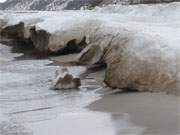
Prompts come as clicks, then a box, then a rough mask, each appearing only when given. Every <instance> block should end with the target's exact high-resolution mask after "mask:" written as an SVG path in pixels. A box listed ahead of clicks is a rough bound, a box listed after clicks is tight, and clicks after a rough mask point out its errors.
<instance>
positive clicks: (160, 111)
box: [88, 93, 180, 135]
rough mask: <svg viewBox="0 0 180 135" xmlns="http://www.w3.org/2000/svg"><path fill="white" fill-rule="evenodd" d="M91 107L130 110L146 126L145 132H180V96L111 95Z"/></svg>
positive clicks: (171, 134) (153, 134) (137, 122)
mask: <svg viewBox="0 0 180 135" xmlns="http://www.w3.org/2000/svg"><path fill="white" fill-rule="evenodd" d="M88 108H90V109H91V110H95V111H102V112H109V113H128V114H129V115H130V121H131V122H132V123H133V124H135V125H138V126H140V127H143V128H145V131H144V133H143V134H144V135H179V134H180V123H179V122H180V110H179V109H180V99H179V97H177V96H173V95H166V94H163V93H119V94H110V95H106V96H103V98H102V99H100V100H98V101H96V102H94V103H92V104H91V105H89V106H88ZM117 126H118V125H117Z"/></svg>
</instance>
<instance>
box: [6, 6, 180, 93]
mask: <svg viewBox="0 0 180 135" xmlns="http://www.w3.org/2000/svg"><path fill="white" fill-rule="evenodd" d="M3 14H5V13H3ZM12 16H13V17H12ZM19 16H21V17H19ZM23 16H24V17H23ZM3 17H4V18H6V19H5V20H7V22H8V23H7V25H6V26H3V30H4V29H5V28H6V27H7V26H13V25H15V24H18V23H20V22H23V23H24V27H25V28H24V29H25V30H24V34H25V33H27V31H29V36H26V37H29V38H30V39H31V40H32V41H33V43H34V46H35V47H36V48H37V49H39V50H41V51H44V50H50V51H53V52H56V51H59V50H61V49H63V48H64V47H66V46H67V44H68V43H69V42H70V41H75V43H74V44H75V45H77V46H78V45H79V43H80V42H81V41H82V40H83V39H84V38H85V39H86V44H87V45H88V46H87V47H86V48H85V49H84V50H83V51H82V52H81V55H80V56H79V61H80V63H83V64H95V63H106V65H107V70H106V77H105V82H106V83H107V84H108V85H109V86H111V87H113V88H116V87H117V88H126V89H137V90H139V91H166V92H169V93H173V94H178V93H179V90H180V55H179V53H180V46H179V43H180V37H179V36H178V35H180V22H179V18H180V3H171V4H158V5H136V6H121V5H119V6H107V7H104V8H100V9H98V8H96V9H95V10H94V11H68V12H67V11H66V12H37V13H31V12H29V13H28V12H27V13H11V14H10V13H9V12H7V13H6V15H4V16H3ZM33 20H39V21H33ZM30 22H31V23H30ZM3 30H2V31H3ZM22 32H23V31H22ZM7 34H8V33H7ZM11 34H12V33H11ZM26 35H28V34H26ZM43 41H46V42H45V43H43Z"/></svg>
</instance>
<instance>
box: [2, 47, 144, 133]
mask: <svg viewBox="0 0 180 135" xmlns="http://www.w3.org/2000/svg"><path fill="white" fill-rule="evenodd" d="M21 55H22V54H15V53H11V48H10V47H7V46H4V45H0V135H49V134H51V135H81V134H82V135H84V134H86V135H117V134H120V133H127V134H133V135H135V134H140V133H141V132H142V130H143V129H142V128H140V127H137V126H135V125H133V124H132V123H131V122H130V121H129V116H128V115H127V114H113V113H102V112H95V111H90V110H88V109H86V108H85V106H87V105H89V104H90V103H92V102H93V101H95V100H97V99H99V98H100V97H99V96H100V94H98V93H96V91H97V90H99V89H101V86H100V85H98V83H96V82H95V80H88V79H84V80H83V85H82V87H81V88H80V89H79V90H69V91H53V90H50V89H49V88H50V84H51V81H50V80H51V79H52V77H53V75H54V72H55V70H56V69H58V67H57V66H53V65H51V64H50V63H51V61H49V60H47V59H44V60H42V59H41V60H16V59H15V57H18V56H21ZM80 69H81V68H80ZM72 70H74V69H72ZM88 82H90V84H91V85H88ZM92 82H94V85H92Z"/></svg>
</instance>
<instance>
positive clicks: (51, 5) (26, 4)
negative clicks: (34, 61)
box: [0, 0, 180, 11]
mask: <svg viewBox="0 0 180 135" xmlns="http://www.w3.org/2000/svg"><path fill="white" fill-rule="evenodd" d="M175 1H176V2H177V1H180V0H7V1H6V2H5V3H3V4H0V9H1V10H51V11H52V10H62V9H71V10H72V9H81V7H86V8H90V9H91V8H93V7H96V6H103V5H108V4H126V5H127V4H142V3H143V4H147V3H162V2H175Z"/></svg>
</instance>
